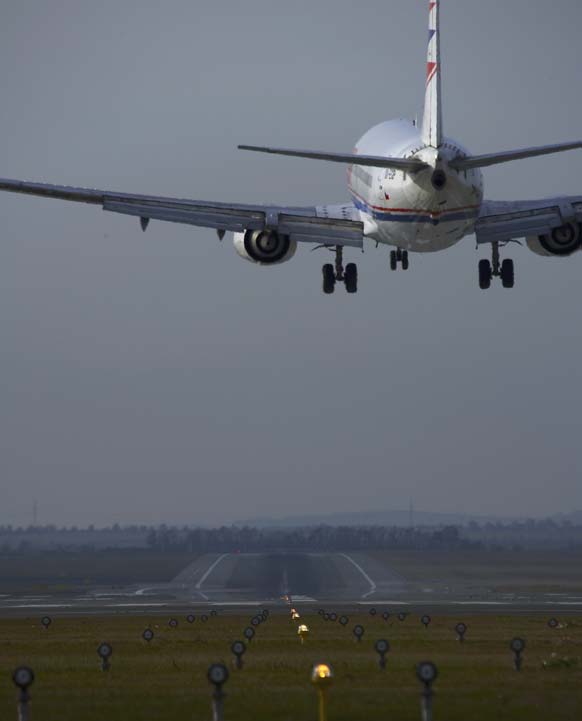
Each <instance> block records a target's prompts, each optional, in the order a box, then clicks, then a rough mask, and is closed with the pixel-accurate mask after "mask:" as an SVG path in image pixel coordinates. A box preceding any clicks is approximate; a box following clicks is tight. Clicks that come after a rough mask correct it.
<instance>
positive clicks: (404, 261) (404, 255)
mask: <svg viewBox="0 0 582 721" xmlns="http://www.w3.org/2000/svg"><path fill="white" fill-rule="evenodd" d="M402 270H408V251H407V250H403V251H402Z"/></svg>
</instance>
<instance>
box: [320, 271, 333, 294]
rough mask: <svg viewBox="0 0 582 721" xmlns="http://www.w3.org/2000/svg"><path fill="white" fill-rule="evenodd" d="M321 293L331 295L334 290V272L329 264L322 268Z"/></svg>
mask: <svg viewBox="0 0 582 721" xmlns="http://www.w3.org/2000/svg"><path fill="white" fill-rule="evenodd" d="M321 272H322V275H323V292H324V293H325V294H326V295H331V294H332V293H333V291H334V289H335V270H334V269H333V265H332V264H331V263H326V264H325V265H324V266H323V268H322V271H321Z"/></svg>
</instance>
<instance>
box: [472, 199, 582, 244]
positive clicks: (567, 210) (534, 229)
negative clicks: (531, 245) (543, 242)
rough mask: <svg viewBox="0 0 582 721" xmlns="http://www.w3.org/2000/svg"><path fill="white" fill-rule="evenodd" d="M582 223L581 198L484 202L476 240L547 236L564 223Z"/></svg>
mask: <svg viewBox="0 0 582 721" xmlns="http://www.w3.org/2000/svg"><path fill="white" fill-rule="evenodd" d="M571 221H574V222H582V198H578V197H572V198H566V197H564V198H551V199H548V200H539V201H535V200H534V201H516V202H513V203H512V202H492V201H489V202H485V203H484V204H483V209H482V212H481V216H480V217H479V219H478V220H477V223H476V224H475V235H476V236H477V243H478V244H481V243H493V242H497V241H499V242H503V241H507V240H514V239H519V238H526V237H528V236H539V235H547V234H549V233H551V231H552V230H555V229H556V228H559V227H560V226H562V225H563V224H564V223H567V222H571Z"/></svg>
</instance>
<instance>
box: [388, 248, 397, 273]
mask: <svg viewBox="0 0 582 721" xmlns="http://www.w3.org/2000/svg"><path fill="white" fill-rule="evenodd" d="M396 268H398V256H397V255H396V251H395V250H391V251H390V270H396Z"/></svg>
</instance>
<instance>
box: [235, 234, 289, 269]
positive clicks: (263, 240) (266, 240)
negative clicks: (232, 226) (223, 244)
mask: <svg viewBox="0 0 582 721" xmlns="http://www.w3.org/2000/svg"><path fill="white" fill-rule="evenodd" d="M234 247H235V250H236V252H237V253H238V254H239V255H240V257H241V258H244V259H245V260H248V261H250V262H251V263H258V264H259V265H277V264H279V263H286V262H287V261H288V260H291V258H292V257H293V256H294V255H295V251H296V250H297V242H296V241H294V240H291V238H290V237H289V236H288V235H281V233H277V231H276V230H246V231H245V232H244V233H234Z"/></svg>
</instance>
